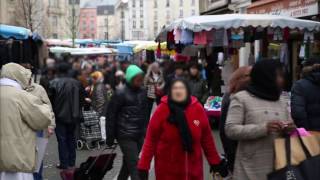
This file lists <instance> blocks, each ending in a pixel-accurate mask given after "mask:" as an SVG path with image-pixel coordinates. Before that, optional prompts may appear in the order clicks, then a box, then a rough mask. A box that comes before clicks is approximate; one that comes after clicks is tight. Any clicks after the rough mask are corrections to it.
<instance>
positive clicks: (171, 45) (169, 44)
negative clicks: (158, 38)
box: [167, 31, 175, 50]
mask: <svg viewBox="0 0 320 180" xmlns="http://www.w3.org/2000/svg"><path fill="white" fill-rule="evenodd" d="M174 44H175V43H174V35H173V32H172V31H170V32H168V33H167V49H169V50H172V49H174Z"/></svg>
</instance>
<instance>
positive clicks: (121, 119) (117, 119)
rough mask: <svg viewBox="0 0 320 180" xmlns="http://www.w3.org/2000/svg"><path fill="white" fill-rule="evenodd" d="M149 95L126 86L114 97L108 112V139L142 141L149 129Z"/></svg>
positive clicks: (141, 90)
mask: <svg viewBox="0 0 320 180" xmlns="http://www.w3.org/2000/svg"><path fill="white" fill-rule="evenodd" d="M147 123H148V121H147V94H146V91H145V90H144V89H133V88H131V87H130V85H126V86H125V87H124V88H123V89H120V90H117V91H116V92H115V94H114V95H113V96H112V98H111V100H110V103H109V105H108V111H107V122H106V126H107V138H108V141H113V139H115V138H117V139H133V140H137V139H141V138H142V137H143V136H144V133H145V131H146V127H147Z"/></svg>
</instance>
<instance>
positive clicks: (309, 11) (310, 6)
mask: <svg viewBox="0 0 320 180" xmlns="http://www.w3.org/2000/svg"><path fill="white" fill-rule="evenodd" d="M269 2H270V3H265V4H261V5H257V6H255V5H254V4H252V5H251V7H250V6H249V7H248V13H250V14H272V15H281V16H290V17H305V16H312V15H316V14H318V12H319V5H318V0H280V1H279V0H275V1H269Z"/></svg>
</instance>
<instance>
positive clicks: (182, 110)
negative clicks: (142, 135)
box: [138, 79, 226, 180]
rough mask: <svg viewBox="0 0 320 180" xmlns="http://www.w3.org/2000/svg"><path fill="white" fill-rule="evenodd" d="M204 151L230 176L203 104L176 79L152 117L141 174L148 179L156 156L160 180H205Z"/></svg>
mask: <svg viewBox="0 0 320 180" xmlns="http://www.w3.org/2000/svg"><path fill="white" fill-rule="evenodd" d="M202 150H203V152H204V153H205V156H206V158H207V160H208V162H209V164H210V165H211V170H213V171H219V172H220V174H222V175H226V172H225V171H222V170H223V169H222V168H220V167H222V165H221V160H220V157H219V154H218V153H217V150H216V147H215V144H214V139H213V137H212V133H211V129H210V125H209V121H208V119H207V116H206V114H205V111H204V109H203V107H202V105H201V104H200V103H199V102H198V100H197V99H196V98H195V97H191V95H190V91H189V88H188V85H187V83H186V82H185V81H184V80H181V79H177V80H174V81H173V82H172V84H171V88H170V91H169V95H168V96H165V97H163V98H162V100H161V104H160V105H159V106H158V108H157V110H156V111H155V113H154V115H153V117H152V118H151V120H150V123H149V126H148V130H147V135H146V139H145V142H144V145H143V149H142V155H141V158H140V161H139V163H138V169H139V171H140V177H141V179H142V180H144V179H148V171H149V169H150V163H151V160H152V158H153V157H155V173H156V179H157V180H203V167H202V166H203V160H202ZM220 169H221V170H220Z"/></svg>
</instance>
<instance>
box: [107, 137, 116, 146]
mask: <svg viewBox="0 0 320 180" xmlns="http://www.w3.org/2000/svg"><path fill="white" fill-rule="evenodd" d="M106 144H107V146H109V147H111V146H113V145H114V138H113V137H107V140H106Z"/></svg>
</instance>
